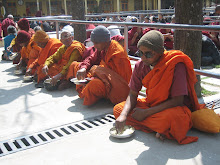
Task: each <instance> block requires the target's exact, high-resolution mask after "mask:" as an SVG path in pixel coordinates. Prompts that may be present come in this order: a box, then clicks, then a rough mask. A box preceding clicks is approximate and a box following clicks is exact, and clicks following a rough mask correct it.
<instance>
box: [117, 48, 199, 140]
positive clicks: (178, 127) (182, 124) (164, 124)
mask: <svg viewBox="0 0 220 165" xmlns="http://www.w3.org/2000/svg"><path fill="white" fill-rule="evenodd" d="M180 62H182V63H184V64H185V66H186V71H187V88H188V97H189V100H191V104H192V107H193V109H191V110H190V109H188V107H186V106H178V107H174V108H169V109H165V110H163V111H161V112H159V113H156V114H153V115H151V116H149V117H147V118H146V119H145V120H143V121H141V122H139V121H137V120H135V119H133V118H132V116H131V114H132V113H133V111H131V112H130V113H129V115H128V118H127V121H126V124H127V125H133V126H134V127H135V128H136V129H139V130H142V131H145V132H153V131H154V132H158V133H160V134H163V135H165V136H166V137H167V138H168V139H175V140H177V141H178V143H179V144H187V143H191V142H195V141H197V140H198V137H190V136H186V134H187V132H188V130H189V129H190V128H191V127H192V121H191V111H195V110H199V109H200V104H199V103H198V99H197V96H196V92H195V89H194V85H195V83H196V82H197V79H196V75H195V72H194V70H193V62H192V61H191V59H190V58H189V57H188V56H187V55H185V54H184V53H183V52H181V51H177V50H173V51H165V52H164V55H163V56H162V57H161V59H160V61H159V62H158V64H157V65H156V66H155V67H154V69H153V70H151V71H150V72H149V73H148V74H147V75H146V76H145V77H144V79H143V80H142V84H143V85H144V86H145V87H146V88H147V90H146V96H147V97H146V98H144V99H138V100H137V105H136V107H138V108H142V109H147V108H149V107H153V106H156V105H158V104H160V103H162V102H164V101H166V100H167V99H168V98H169V96H170V89H171V86H172V82H173V75H174V69H175V65H176V64H177V63H180ZM124 104H125V102H122V103H120V104H117V105H116V106H115V107H114V115H115V117H116V118H118V117H119V115H120V114H121V112H122V110H123V107H124Z"/></svg>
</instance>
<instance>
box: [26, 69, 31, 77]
mask: <svg viewBox="0 0 220 165" xmlns="http://www.w3.org/2000/svg"><path fill="white" fill-rule="evenodd" d="M31 71H32V69H31V68H28V69H27V71H26V74H25V76H28V75H31Z"/></svg>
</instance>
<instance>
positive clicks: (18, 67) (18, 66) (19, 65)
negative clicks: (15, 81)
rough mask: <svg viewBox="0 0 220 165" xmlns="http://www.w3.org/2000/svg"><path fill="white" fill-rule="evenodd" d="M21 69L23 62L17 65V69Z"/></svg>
mask: <svg viewBox="0 0 220 165" xmlns="http://www.w3.org/2000/svg"><path fill="white" fill-rule="evenodd" d="M20 68H21V62H19V63H18V64H17V65H16V69H17V70H18V69H20Z"/></svg>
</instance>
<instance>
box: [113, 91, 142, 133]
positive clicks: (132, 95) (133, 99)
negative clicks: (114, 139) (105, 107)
mask: <svg viewBox="0 0 220 165" xmlns="http://www.w3.org/2000/svg"><path fill="white" fill-rule="evenodd" d="M137 97H138V93H137V92H135V91H132V90H130V92H129V95H128V97H127V99H126V102H125V105H124V108H123V110H122V112H121V114H120V116H119V117H118V118H117V119H116V122H115V127H116V129H117V130H118V131H119V132H121V131H122V130H123V128H124V126H125V122H126V119H127V115H128V114H129V112H130V111H131V110H132V109H134V108H135V106H136V104H137Z"/></svg>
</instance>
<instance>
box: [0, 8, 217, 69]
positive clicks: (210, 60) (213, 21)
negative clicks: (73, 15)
mask: <svg viewBox="0 0 220 165" xmlns="http://www.w3.org/2000/svg"><path fill="white" fill-rule="evenodd" d="M26 12H27V13H28V12H29V11H28V10H27V11H26ZM219 14H220V6H217V7H216V9H215V12H214V13H211V14H210V16H219ZM35 16H36V17H41V16H44V15H43V14H42V12H41V11H38V12H37V13H36V15H35ZM20 19H22V18H20ZM88 20H89V21H106V22H138V23H140V22H141V23H160V24H175V15H165V16H163V15H162V14H158V15H155V14H154V15H153V14H149V15H144V14H142V15H140V18H137V17H135V16H117V15H113V16H105V17H102V16H98V17H89V18H88ZM18 21H19V20H14V17H13V15H11V14H9V15H8V16H7V18H5V19H3V20H2V21H1V22H0V40H2V38H4V37H6V36H8V37H6V38H5V39H4V42H5V47H7V46H8V45H9V43H10V41H11V40H12V39H13V37H15V36H16V32H14V30H13V33H12V27H11V26H13V27H15V30H16V31H17V30H18V25H17V22H18ZM29 24H30V28H31V29H35V28H36V29H39V28H41V29H42V30H44V31H45V32H52V31H56V25H55V23H54V22H47V21H31V22H29ZM204 25H219V18H211V17H209V16H204ZM9 26H10V28H9V29H7V28H8V27H9ZM59 26H60V30H68V31H71V33H72V34H74V28H73V25H71V24H68V23H60V24H59ZM95 27H96V26H95V25H93V24H87V25H86V29H87V39H86V40H85V42H84V44H85V45H86V46H88V47H89V46H92V42H91V41H90V34H91V31H92V30H93V29H94V28H95ZM107 28H108V30H109V31H110V34H111V37H114V38H117V39H118V40H120V43H121V44H123V41H124V38H123V35H124V34H123V33H124V32H123V27H118V26H116V25H111V26H109V27H107ZM8 30H9V31H10V33H9V35H8ZM151 30H158V31H160V32H161V33H162V34H163V36H164V46H165V48H166V49H167V50H171V49H173V46H174V29H157V28H148V27H147V26H144V27H129V32H128V54H129V55H133V56H136V52H137V43H138V41H139V39H140V38H141V37H142V36H143V35H144V34H146V33H147V32H149V31H151ZM202 35H203V36H202V65H211V64H220V57H219V54H220V53H219V49H220V39H219V33H218V32H208V31H203V32H202ZM115 36H116V37H115ZM6 54H7V55H6ZM10 54H11V52H9V51H8V50H7V49H5V55H4V56H3V59H6V60H9V58H8V57H9V55H10Z"/></svg>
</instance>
